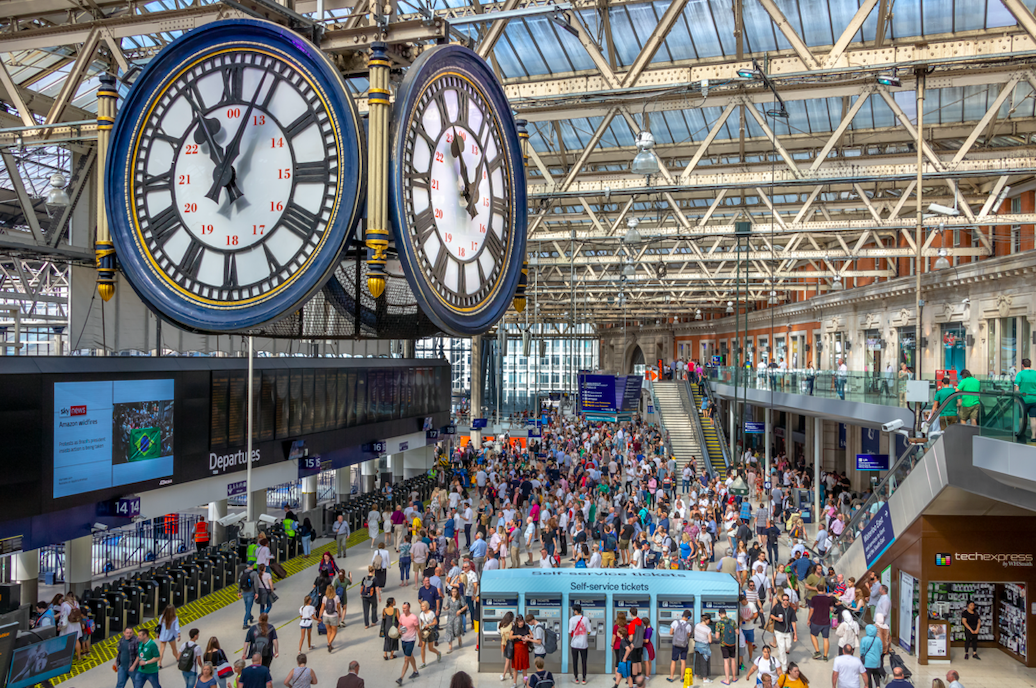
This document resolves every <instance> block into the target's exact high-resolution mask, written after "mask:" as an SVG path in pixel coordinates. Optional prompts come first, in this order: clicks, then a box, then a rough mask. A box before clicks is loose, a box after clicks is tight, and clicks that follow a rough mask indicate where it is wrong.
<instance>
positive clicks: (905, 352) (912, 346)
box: [895, 327, 917, 370]
mask: <svg viewBox="0 0 1036 688" xmlns="http://www.w3.org/2000/svg"><path fill="white" fill-rule="evenodd" d="M896 334H897V339H899V359H898V361H897V364H896V365H895V369H896V370H899V363H906V364H907V368H909V369H910V370H917V368H916V367H915V365H914V363H915V357H916V355H917V328H914V327H900V328H897V329H896Z"/></svg>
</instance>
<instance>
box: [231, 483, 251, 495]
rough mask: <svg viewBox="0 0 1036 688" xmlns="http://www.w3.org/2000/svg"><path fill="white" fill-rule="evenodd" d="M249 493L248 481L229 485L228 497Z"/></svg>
mask: <svg viewBox="0 0 1036 688" xmlns="http://www.w3.org/2000/svg"><path fill="white" fill-rule="evenodd" d="M246 492H248V481H247V480H239V481H237V482H236V483H227V496H228V497H233V496H234V495H239V494H244V493H246Z"/></svg>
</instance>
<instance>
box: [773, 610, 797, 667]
mask: <svg viewBox="0 0 1036 688" xmlns="http://www.w3.org/2000/svg"><path fill="white" fill-rule="evenodd" d="M769 620H770V621H772V622H773V635H774V642H775V643H776V645H777V661H778V662H780V664H781V671H782V672H785V673H786V672H787V671H788V654H789V653H790V652H791V646H792V643H797V642H798V641H799V632H798V628H797V627H796V621H797V619H796V617H795V610H794V609H792V608H791V597H790V596H789V595H788V594H787V593H785V594H783V595H781V601H780V604H777V603H774V605H773V608H772V609H770V619H769Z"/></svg>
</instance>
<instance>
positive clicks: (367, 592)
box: [360, 576, 374, 597]
mask: <svg viewBox="0 0 1036 688" xmlns="http://www.w3.org/2000/svg"><path fill="white" fill-rule="evenodd" d="M367 581H370V585H367ZM373 596H374V579H372V578H370V577H369V576H367V577H365V578H364V579H363V580H362V581H360V597H373Z"/></svg>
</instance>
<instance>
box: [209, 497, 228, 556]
mask: <svg viewBox="0 0 1036 688" xmlns="http://www.w3.org/2000/svg"><path fill="white" fill-rule="evenodd" d="M226 515H227V500H225V499H217V500H216V501H214V502H209V517H208V521H209V537H210V538H211V539H210V540H209V544H212V545H218V544H220V543H222V542H225V541H226V539H227V529H226V528H225V527H224V526H221V525H220V524H218V523H216V521H218V520H219V519H221V518H223V517H224V516H226Z"/></svg>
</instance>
